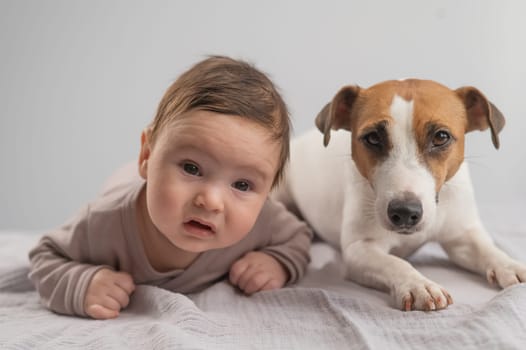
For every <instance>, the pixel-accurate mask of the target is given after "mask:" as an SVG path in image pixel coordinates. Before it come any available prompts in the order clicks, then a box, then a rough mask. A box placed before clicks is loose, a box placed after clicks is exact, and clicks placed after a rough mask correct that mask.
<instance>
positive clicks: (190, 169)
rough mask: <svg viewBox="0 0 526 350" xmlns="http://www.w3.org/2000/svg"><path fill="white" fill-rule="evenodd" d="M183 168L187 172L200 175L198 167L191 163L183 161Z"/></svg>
mask: <svg viewBox="0 0 526 350" xmlns="http://www.w3.org/2000/svg"><path fill="white" fill-rule="evenodd" d="M183 170H184V172H185V173H187V174H190V175H194V176H201V173H200V172H199V167H198V166H197V165H195V164H193V163H183Z"/></svg>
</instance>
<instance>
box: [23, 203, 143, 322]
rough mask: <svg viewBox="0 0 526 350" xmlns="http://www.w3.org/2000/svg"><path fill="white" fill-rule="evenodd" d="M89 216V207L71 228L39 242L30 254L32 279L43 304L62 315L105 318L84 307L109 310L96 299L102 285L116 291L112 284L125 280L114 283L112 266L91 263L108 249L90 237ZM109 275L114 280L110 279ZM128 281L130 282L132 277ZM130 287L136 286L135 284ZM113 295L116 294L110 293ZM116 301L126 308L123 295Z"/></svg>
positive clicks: (67, 227) (105, 302)
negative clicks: (94, 253) (112, 282)
mask: <svg viewBox="0 0 526 350" xmlns="http://www.w3.org/2000/svg"><path fill="white" fill-rule="evenodd" d="M88 214H89V208H88V207H86V208H85V209H84V210H82V211H81V212H80V213H79V214H78V215H77V216H76V217H75V218H74V219H73V220H71V221H70V222H69V223H68V224H66V225H64V226H63V227H61V228H60V229H57V230H55V231H54V232H52V233H50V234H47V235H45V236H44V237H43V238H42V239H41V240H40V242H39V243H38V245H37V246H36V247H34V248H33V249H32V250H31V251H30V253H29V258H30V262H31V266H30V273H29V277H30V278H31V280H32V281H33V282H34V283H35V286H36V288H37V290H38V292H39V294H40V298H41V300H42V303H43V304H44V305H45V306H46V307H47V308H49V309H51V310H53V311H55V312H57V313H60V314H66V315H79V316H91V317H95V318H106V317H103V316H104V315H103V314H102V313H101V312H100V309H98V308H97V307H95V311H88V310H87V309H86V308H85V306H87V305H88V304H89V305H92V304H101V305H102V306H106V305H107V301H104V302H101V301H100V298H97V297H96V296H97V295H100V291H101V290H102V289H104V288H102V287H101V285H105V286H109V287H111V288H109V289H110V290H114V289H115V288H113V286H112V284H111V282H110V281H111V280H119V281H120V280H121V279H125V278H123V277H122V276H121V275H119V278H117V279H115V278H114V277H115V276H114V275H115V274H116V273H115V272H111V274H108V273H107V271H109V270H108V269H111V267H110V266H105V265H94V264H91V263H89V262H90V261H92V257H91V255H92V252H93V251H96V252H97V254H99V255H104V251H105V250H106V248H107V247H105V246H104V244H101V242H100V240H97V239H96V238H95V239H93V237H90V233H89V232H88V220H87V217H88ZM109 275H111V277H108V276H109ZM128 280H129V281H131V277H129V275H128ZM131 283H132V285H133V282H131ZM123 284H125V285H126V287H125V290H127V291H128V290H133V289H132V288H131V287H130V285H129V283H124V282H123ZM119 285H120V282H119ZM106 289H108V288H106ZM88 290H89V291H88ZM130 293H131V292H130ZM110 295H115V293H114V292H111V293H110ZM128 295H129V293H128ZM88 297H89V298H88ZM116 298H117V300H118V301H119V302H122V304H121V305H122V306H125V304H127V302H126V298H124V297H123V296H122V295H121V293H117V295H116ZM88 300H89V302H88Z"/></svg>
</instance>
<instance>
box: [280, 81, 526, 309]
mask: <svg viewBox="0 0 526 350" xmlns="http://www.w3.org/2000/svg"><path fill="white" fill-rule="evenodd" d="M316 126H317V127H318V129H319V130H320V131H321V133H320V132H318V131H317V130H313V131H311V132H309V133H307V134H305V135H303V136H301V137H299V138H296V139H295V140H294V141H293V142H292V144H291V162H290V164H289V169H288V170H287V174H286V178H285V179H284V181H283V183H282V184H281V186H280V187H279V188H278V189H277V190H276V192H274V194H273V196H274V197H275V198H277V199H278V200H280V201H282V202H283V203H284V204H285V205H286V206H287V207H288V208H289V209H290V210H291V211H293V212H295V213H296V214H297V215H298V216H300V217H301V218H303V219H304V220H306V221H307V222H308V223H309V224H310V225H311V226H312V227H313V229H314V230H315V231H316V232H317V234H318V235H319V236H321V238H323V239H325V240H326V241H328V242H331V243H333V244H335V245H338V246H340V248H341V251H342V256H343V260H344V263H345V272H346V277H347V278H349V279H351V280H354V281H356V282H358V283H360V284H363V285H366V286H370V287H374V288H377V289H383V290H388V291H389V292H390V294H391V296H392V297H393V299H394V303H395V305H396V307H398V308H400V309H402V310H407V311H408V310H439V309H444V308H446V307H447V306H448V305H450V304H452V302H453V301H452V298H451V296H450V295H449V293H448V292H447V291H446V290H445V289H444V288H443V287H441V286H440V285H438V284H437V283H435V282H433V281H431V280H429V279H428V278H426V277H424V276H423V275H422V274H420V273H419V272H418V271H417V270H416V269H415V268H413V267H412V266H411V265H410V264H409V263H408V262H407V261H406V260H403V259H402V258H404V257H407V256H408V255H410V254H411V253H413V252H414V251H415V250H416V249H418V248H419V247H420V246H422V245H423V244H424V243H426V242H428V241H437V242H439V243H440V245H441V246H442V247H443V248H444V250H445V251H446V253H447V254H448V256H449V258H450V259H451V260H452V261H453V262H454V263H456V264H457V265H460V266H461V267H463V268H466V269H468V270H471V271H474V272H476V273H478V274H482V275H486V277H487V279H488V281H489V282H490V283H493V284H497V285H499V286H500V287H502V288H505V287H507V286H510V285H513V284H517V283H521V282H526V265H524V264H521V263H520V262H518V261H516V260H513V259H512V258H510V257H509V256H508V255H506V254H505V253H504V252H502V251H501V250H499V249H498V248H497V247H496V246H495V245H494V244H493V243H492V240H491V238H490V235H489V234H488V233H487V232H486V230H485V229H484V227H483V225H482V223H481V221H480V219H479V217H478V213H477V208H476V204H475V199H474V195H473V189H472V185H471V180H470V177H469V173H468V167H467V165H466V163H465V162H464V134H465V133H467V132H470V131H473V130H486V129H488V128H489V129H490V130H491V136H492V140H493V145H494V146H495V148H498V147H499V138H498V134H499V132H500V131H501V129H502V128H503V126H504V117H503V116H502V114H501V113H500V111H499V110H498V109H497V108H496V107H495V106H494V105H493V104H492V103H491V102H489V101H488V100H487V99H486V97H484V95H483V94H482V93H481V92H480V91H478V90H477V89H475V88H473V87H462V88H459V89H457V90H450V89H449V88H447V87H445V86H443V85H440V84H438V83H436V82H433V81H426V80H416V79H409V80H403V81H386V82H383V83H380V84H377V85H374V86H372V87H370V88H367V89H363V88H360V87H358V86H345V87H343V88H342V89H341V90H340V91H339V92H338V93H337V94H336V95H335V96H334V98H333V99H332V101H331V102H330V103H328V104H327V105H326V106H325V107H324V108H323V109H322V110H321V112H320V113H319V114H318V116H317V117H316ZM339 129H343V130H340V131H333V132H332V134H331V130H339ZM349 132H350V134H349ZM329 141H330V142H329ZM322 144H323V145H324V146H326V147H323V145H322Z"/></svg>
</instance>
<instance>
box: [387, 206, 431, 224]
mask: <svg viewBox="0 0 526 350" xmlns="http://www.w3.org/2000/svg"><path fill="white" fill-rule="evenodd" d="M422 213H423V209H422V203H421V202H420V201H419V200H417V199H410V200H400V199H393V200H392V201H390V202H389V206H388V207H387V215H388V216H389V220H391V223H392V224H393V225H394V226H395V227H396V228H400V229H410V228H412V227H413V226H415V225H416V224H418V223H419V222H420V219H422Z"/></svg>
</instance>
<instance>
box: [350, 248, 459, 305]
mask: <svg viewBox="0 0 526 350" xmlns="http://www.w3.org/2000/svg"><path fill="white" fill-rule="evenodd" d="M342 253H343V258H344V260H345V266H346V277H347V278H349V279H351V280H354V281H356V282H358V283H360V284H363V285H366V286H369V287H374V288H377V289H383V290H388V291H389V292H390V294H391V296H392V297H393V299H394V303H395V306H396V307H397V308H400V309H402V310H405V311H409V310H425V311H430V310H439V309H444V308H446V307H447V306H448V305H450V304H452V303H453V300H452V298H451V296H450V295H449V293H448V292H447V291H446V290H445V289H444V288H442V287H441V286H440V285H438V284H437V283H435V282H433V281H431V280H429V279H428V278H426V277H424V276H423V275H422V274H421V273H420V272H418V271H417V270H416V269H415V268H414V267H413V266H411V264H409V263H408V262H407V261H405V260H403V259H401V258H399V257H397V256H394V255H391V254H389V253H388V252H387V251H386V250H385V249H384V248H383V247H381V245H380V244H379V242H376V241H374V240H370V239H367V240H361V241H355V242H353V243H350V244H348V245H347V246H346V247H345V248H344V249H343V252H342Z"/></svg>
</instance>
